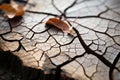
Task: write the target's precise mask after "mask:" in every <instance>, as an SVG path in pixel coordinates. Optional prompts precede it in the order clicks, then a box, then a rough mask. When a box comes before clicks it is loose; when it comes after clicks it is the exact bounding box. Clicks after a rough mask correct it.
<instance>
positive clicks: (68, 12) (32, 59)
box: [0, 0, 120, 80]
mask: <svg viewBox="0 0 120 80" xmlns="http://www.w3.org/2000/svg"><path fill="white" fill-rule="evenodd" d="M25 7H26V8H27V11H26V13H25V15H24V16H23V18H18V19H13V20H9V21H6V20H4V19H3V17H2V16H1V17H0V46H1V48H2V49H3V50H4V51H7V50H10V51H11V52H13V53H14V55H17V56H18V57H19V58H20V59H21V60H22V61H23V64H24V65H25V66H28V67H30V68H35V69H42V70H45V71H50V70H51V69H55V74H56V76H57V77H58V78H59V77H60V75H59V73H61V70H62V71H63V72H64V73H65V74H67V75H69V76H71V77H73V78H74V79H78V80H120V0H28V3H27V4H26V6H25ZM54 17H58V18H60V19H61V20H63V21H65V22H66V23H68V25H69V26H71V27H73V29H74V31H75V34H74V35H67V34H66V33H63V32H62V31H61V30H59V29H57V28H55V27H50V26H48V25H45V22H46V21H47V20H48V19H49V18H54ZM12 64H14V63H12ZM26 76H27V75H26ZM0 80H4V79H2V78H0ZM16 80H18V79H16ZM26 80H31V79H26ZM36 80H37V78H36ZM40 80H42V79H40ZM58 80H59V79H58ZM66 80H67V79H66Z"/></svg>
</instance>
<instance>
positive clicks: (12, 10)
mask: <svg viewBox="0 0 120 80" xmlns="http://www.w3.org/2000/svg"><path fill="white" fill-rule="evenodd" d="M0 10H4V11H5V12H6V13H5V15H4V16H5V17H7V18H14V17H19V16H22V15H23V14H24V13H25V10H24V7H23V5H21V4H17V3H15V2H14V1H11V3H10V4H7V3H3V4H2V5H0Z"/></svg>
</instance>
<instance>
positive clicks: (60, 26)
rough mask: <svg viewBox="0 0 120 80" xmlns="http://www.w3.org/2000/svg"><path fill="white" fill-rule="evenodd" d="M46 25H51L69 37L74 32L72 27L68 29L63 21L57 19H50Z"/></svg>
mask: <svg viewBox="0 0 120 80" xmlns="http://www.w3.org/2000/svg"><path fill="white" fill-rule="evenodd" d="M46 24H49V25H53V26H54V27H56V28H58V29H60V30H62V31H63V32H65V33H69V34H71V35H74V30H73V29H72V27H69V26H68V25H67V23H65V22H64V21H62V20H60V19H57V18H50V19H49V20H48V21H47V22H46Z"/></svg>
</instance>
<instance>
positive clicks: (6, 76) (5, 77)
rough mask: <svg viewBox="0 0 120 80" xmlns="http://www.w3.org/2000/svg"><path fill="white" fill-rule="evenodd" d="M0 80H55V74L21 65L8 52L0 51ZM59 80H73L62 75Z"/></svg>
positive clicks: (17, 59)
mask: <svg viewBox="0 0 120 80" xmlns="http://www.w3.org/2000/svg"><path fill="white" fill-rule="evenodd" d="M0 80H55V74H53V73H49V74H44V71H43V70H41V69H35V68H31V67H27V66H24V65H23V62H22V61H21V60H20V59H19V57H17V56H16V55H14V54H12V53H11V52H10V51H3V50H0ZM60 80H74V79H72V78H70V77H67V76H65V75H63V76H62V77H61V79H60Z"/></svg>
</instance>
